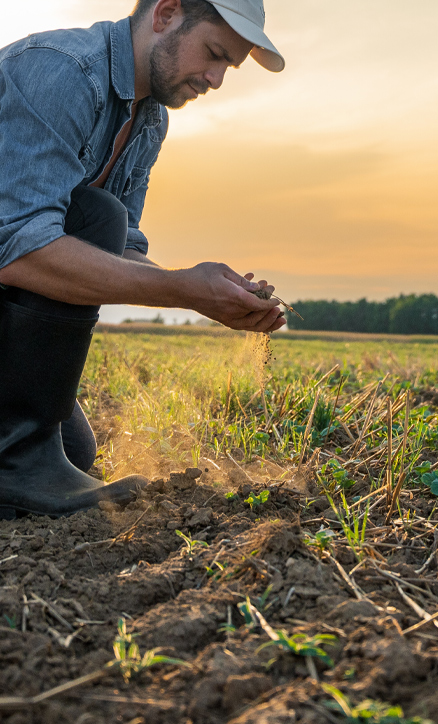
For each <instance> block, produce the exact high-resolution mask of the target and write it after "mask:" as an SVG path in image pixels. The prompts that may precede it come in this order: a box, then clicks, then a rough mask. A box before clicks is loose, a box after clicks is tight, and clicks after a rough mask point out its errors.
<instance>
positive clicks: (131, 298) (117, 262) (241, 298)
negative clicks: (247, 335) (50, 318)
mask: <svg viewBox="0 0 438 724" xmlns="http://www.w3.org/2000/svg"><path fill="white" fill-rule="evenodd" d="M252 276H253V275H252V274H248V275H247V277H242V276H241V275H240V274H237V273H236V272H234V271H233V270H232V269H230V267H228V266H227V265H226V264H218V263H216V262H203V263H201V264H197V265H196V266H194V267H191V268H189V269H176V270H171V269H162V268H161V267H158V266H156V265H153V264H147V263H146V264H145V263H140V262H138V261H133V260H132V259H126V258H123V257H119V256H115V255H113V254H109V253H108V252H106V251H102V250H101V249H98V248H97V247H95V246H93V245H91V244H88V243H87V242H85V241H81V240H80V239H77V238H76V237H73V236H62V237H61V238H59V239H56V240H55V241H52V242H51V243H50V244H47V246H44V247H43V248H42V249H38V250H36V251H32V252H30V253H29V254H26V255H25V256H23V257H20V259H16V260H15V261H13V262H12V263H11V264H9V265H8V266H6V267H4V268H3V269H0V284H6V285H9V286H14V287H19V288H21V289H27V290H29V291H31V292H35V293H37V294H41V295H43V296H45V297H48V298H49V299H55V300H58V301H61V302H67V303H68V304H84V305H86V304H90V305H96V306H97V305H101V304H133V305H138V306H144V307H181V308H183V309H194V310H195V311H197V312H199V313H200V314H203V315H205V316H206V317H210V319H214V320H216V321H218V322H221V323H222V324H224V325H226V326H227V327H230V328H231V329H244V330H248V331H252V332H272V331H275V330H276V329H279V328H280V327H281V326H282V325H283V324H284V320H282V319H280V309H279V308H278V307H277V305H276V302H275V300H274V299H266V300H264V299H259V298H258V297H257V296H255V295H254V294H250V292H251V291H255V290H256V289H258V288H259V285H258V284H253V283H252V282H250V281H249V280H250V279H251V278H252ZM272 289H273V287H271V290H272Z"/></svg>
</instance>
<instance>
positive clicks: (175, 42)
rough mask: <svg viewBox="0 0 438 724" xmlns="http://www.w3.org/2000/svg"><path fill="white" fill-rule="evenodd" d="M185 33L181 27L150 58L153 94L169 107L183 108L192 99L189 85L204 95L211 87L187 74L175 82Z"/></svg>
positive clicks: (153, 50) (157, 99)
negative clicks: (180, 48)
mask: <svg viewBox="0 0 438 724" xmlns="http://www.w3.org/2000/svg"><path fill="white" fill-rule="evenodd" d="M183 37H184V33H181V32H180V29H178V30H175V31H174V32H173V33H172V34H171V35H169V36H168V37H166V38H165V39H164V40H162V41H161V42H160V43H159V44H157V45H156V46H155V47H154V48H153V49H152V52H151V54H150V58H149V81H150V89H151V96H152V97H153V98H155V100H156V101H158V103H161V105H163V106H167V107H168V108H182V107H183V106H184V105H185V104H186V103H187V101H189V100H193V99H191V95H190V89H189V88H188V87H187V86H188V85H189V86H190V87H191V88H192V89H193V90H195V91H196V92H197V93H198V94H202V95H204V94H205V93H207V91H208V89H209V85H208V83H206V82H205V81H204V82H202V81H200V80H199V79H197V78H194V77H193V76H187V77H186V78H185V79H184V80H182V81H180V82H179V83H175V78H176V77H177V75H178V53H179V47H180V45H181V40H182V38H183Z"/></svg>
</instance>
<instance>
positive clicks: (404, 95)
mask: <svg viewBox="0 0 438 724" xmlns="http://www.w3.org/2000/svg"><path fill="white" fill-rule="evenodd" d="M132 4H133V3H132V2H127V1H126V0H109V1H105V2H104V0H62V3H60V2H59V0H39V1H38V3H35V1H34V0H22V1H21V3H20V4H19V5H18V4H17V6H16V8H14V7H9V8H8V10H7V11H6V12H5V11H4V10H2V27H1V29H0V43H1V45H4V44H6V43H7V42H11V41H12V40H14V39H16V38H18V37H21V36H23V35H26V34H27V33H29V32H33V31H36V30H42V29H46V28H51V27H52V28H53V27H68V26H74V25H84V26H86V25H89V24H91V23H92V22H94V21H96V20H103V19H114V20H115V19H118V18H120V17H123V16H124V15H127V14H128V13H129V12H130V10H131V7H132ZM265 8H266V17H267V25H266V29H267V31H268V33H269V35H270V36H271V37H272V40H273V42H274V43H275V44H276V45H277V47H278V48H279V49H280V50H281V51H282V52H283V54H284V56H285V58H286V63H287V68H286V70H285V71H284V73H282V74H279V75H277V74H271V73H268V72H267V71H265V70H263V69H262V68H260V67H259V66H258V65H257V64H256V63H254V61H252V60H251V59H250V60H248V61H247V62H246V63H245V64H244V65H243V66H242V68H241V69H240V70H238V71H236V70H230V71H229V73H228V76H229V77H228V78H226V80H225V83H224V86H223V88H222V89H220V90H219V91H217V92H211V93H210V94H209V95H208V96H207V97H206V98H202V99H199V100H198V101H196V102H194V103H191V104H189V105H188V106H186V108H184V109H182V110H180V111H174V112H171V125H170V131H169V135H168V138H167V140H166V142H165V145H164V147H163V150H162V153H161V157H160V159H159V161H158V163H157V165H156V167H155V169H154V171H153V172H152V176H151V183H150V190H149V192H148V198H147V203H146V207H145V213H144V216H143V221H142V228H143V230H144V231H145V233H146V234H147V236H148V237H149V240H150V244H151V257H152V258H153V259H155V260H156V261H158V262H160V263H162V264H164V265H169V266H188V265H192V264H195V263H196V262H198V261H201V260H204V259H210V260H218V261H225V262H226V263H228V264H230V266H232V267H234V268H235V269H236V270H237V271H239V272H241V273H245V272H246V271H249V270H253V271H256V272H257V273H258V274H259V275H260V276H264V277H266V278H268V279H269V281H271V282H272V283H274V284H276V286H277V290H278V293H279V294H280V296H282V297H283V298H286V299H287V300H290V301H294V300H296V299H298V298H338V299H357V298H359V297H361V296H367V297H368V298H370V299H383V298H386V297H387V296H390V295H398V294H399V293H400V292H404V293H409V292H434V293H437V283H436V280H437V278H438V251H437V230H438V205H437V203H436V194H437V189H438V148H437V143H436V138H437V134H438V131H437V128H438V76H437V73H436V68H437V65H438V44H437V42H436V28H437V25H438V5H437V3H436V0H418V2H416V3H413V2H412V0H384V2H382V0H366V2H364V0H330V2H327V0H293V1H292V0H265Z"/></svg>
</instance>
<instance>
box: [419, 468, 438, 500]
mask: <svg viewBox="0 0 438 724" xmlns="http://www.w3.org/2000/svg"><path fill="white" fill-rule="evenodd" d="M431 467H432V465H431V463H430V462H429V460H427V461H425V462H423V463H421V465H417V466H416V467H414V473H416V475H415V481H416V482H421V483H423V485H427V487H428V488H430V492H431V493H432V494H433V495H438V471H437V470H431Z"/></svg>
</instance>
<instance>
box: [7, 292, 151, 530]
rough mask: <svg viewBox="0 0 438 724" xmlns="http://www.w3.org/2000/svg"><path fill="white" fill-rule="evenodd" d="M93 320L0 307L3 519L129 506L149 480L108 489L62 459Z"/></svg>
mask: <svg viewBox="0 0 438 724" xmlns="http://www.w3.org/2000/svg"><path fill="white" fill-rule="evenodd" d="M96 321H97V318H95V319H91V320H90V319H65V318H60V317H59V316H56V315H51V314H48V313H43V312H41V311H37V310H35V309H29V308H27V307H25V306H20V305H18V304H14V303H12V302H10V301H4V302H3V304H2V305H0V350H1V352H0V518H1V517H3V518H8V519H13V518H14V517H17V516H21V515H25V514H28V513H35V514H37V515H49V516H51V517H59V516H63V515H70V514H72V513H75V512H77V511H80V510H87V509H89V508H94V507H97V506H98V504H99V502H100V501H112V502H115V503H122V504H126V503H128V502H130V501H131V500H133V499H134V497H135V493H136V491H137V490H138V489H139V487H143V486H144V485H145V484H146V482H147V481H146V479H145V478H142V477H141V476H138V475H131V476H129V477H127V478H123V479H122V480H119V481H117V482H115V483H111V484H108V485H105V484H104V483H101V482H99V481H97V480H95V479H94V478H92V477H90V476H89V475H87V474H86V473H83V472H81V471H80V470H78V469H77V468H75V467H74V466H73V465H72V464H71V463H70V462H69V461H68V460H67V458H66V456H65V453H64V449H63V446H62V440H61V431H60V427H61V425H60V423H61V421H62V420H66V419H68V418H69V417H70V415H71V414H72V411H73V407H74V403H75V398H76V392H77V388H78V385H79V380H80V377H81V374H82V370H83V367H84V364H85V360H86V357H87V353H88V348H89V346H90V342H91V335H92V332H93V328H94V324H95V322H96Z"/></svg>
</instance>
